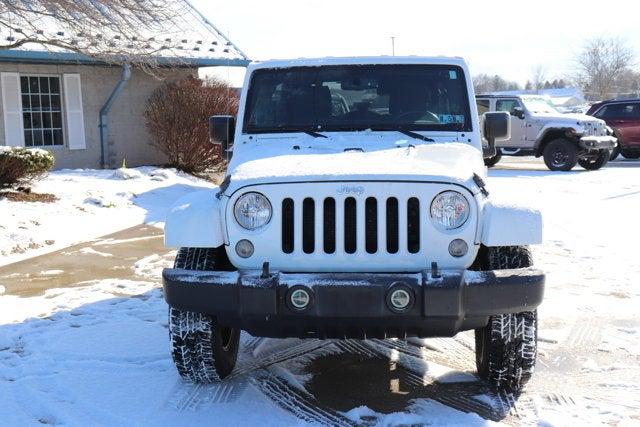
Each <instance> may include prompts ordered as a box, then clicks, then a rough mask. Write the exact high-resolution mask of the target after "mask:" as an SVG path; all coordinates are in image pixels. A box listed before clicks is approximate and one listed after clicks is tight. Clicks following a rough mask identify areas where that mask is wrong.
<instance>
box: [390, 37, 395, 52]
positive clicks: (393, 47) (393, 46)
mask: <svg viewBox="0 0 640 427" xmlns="http://www.w3.org/2000/svg"><path fill="white" fill-rule="evenodd" d="M391 56H396V38H395V37H394V36H391Z"/></svg>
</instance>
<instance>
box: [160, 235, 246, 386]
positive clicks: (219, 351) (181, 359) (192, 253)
mask: <svg viewBox="0 0 640 427" xmlns="http://www.w3.org/2000/svg"><path fill="white" fill-rule="evenodd" d="M228 267H229V263H228V259H227V258H226V253H224V248H223V247H220V248H181V249H180V250H179V251H178V255H177V256H176V261H175V268H183V269H186V270H196V271H214V270H224V269H228ZM169 339H170V342H171V356H172V357H173V361H174V363H175V365H176V369H177V370H178V373H179V374H180V376H181V377H182V378H184V379H185V380H189V381H192V382H194V383H212V382H219V381H221V380H222V379H223V378H225V377H227V376H228V375H229V374H230V373H231V372H232V371H233V368H234V367H235V364H236V360H237V358H238V347H239V345H240V330H238V329H234V328H228V327H224V326H222V325H220V324H219V323H218V322H216V320H215V318H214V317H212V316H210V315H207V314H202V313H194V312H190V311H183V310H178V309H175V308H173V307H170V308H169Z"/></svg>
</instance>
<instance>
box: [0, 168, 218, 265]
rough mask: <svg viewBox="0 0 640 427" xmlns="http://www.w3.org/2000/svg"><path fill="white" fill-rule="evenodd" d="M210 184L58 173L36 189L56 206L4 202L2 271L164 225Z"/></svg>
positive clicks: (153, 175)
mask: <svg viewBox="0 0 640 427" xmlns="http://www.w3.org/2000/svg"><path fill="white" fill-rule="evenodd" d="M205 186H210V184H208V183H207V182H206V181H203V180H199V179H196V178H193V177H192V176H190V175H187V174H183V173H179V172H176V171H175V170H172V169H160V168H153V167H143V168H136V169H119V170H116V171H113V170H81V169H77V170H60V171H54V172H51V173H50V174H49V176H48V177H47V178H46V179H44V180H43V181H41V182H39V183H37V184H36V185H35V186H34V187H33V191H34V192H37V193H50V194H53V195H55V196H57V197H58V199H59V200H58V201H57V202H55V203H33V202H21V203H17V202H10V201H8V200H4V199H2V198H0V265H4V264H8V263H11V262H15V261H19V260H20V259H25V258H29V257H33V256H35V255H39V254H43V253H46V252H51V251H52V250H55V249H60V248H63V247H66V246H69V245H71V244H74V243H77V242H80V241H85V240H89V239H92V238H94V237H98V236H102V235H105V234H109V233H112V232H114V231H117V230H122V229H124V228H128V227H131V226H134V225H137V224H142V223H143V222H144V223H161V222H163V221H164V217H165V212H166V210H167V208H168V207H170V206H171V204H173V202H174V201H175V200H177V199H178V198H179V197H181V196H182V195H184V194H186V193H188V192H190V191H193V190H194V189H195V188H197V187H205Z"/></svg>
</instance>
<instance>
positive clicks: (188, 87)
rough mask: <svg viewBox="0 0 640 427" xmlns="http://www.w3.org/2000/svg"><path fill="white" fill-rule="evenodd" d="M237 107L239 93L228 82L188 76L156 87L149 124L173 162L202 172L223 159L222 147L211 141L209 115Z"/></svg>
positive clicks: (157, 143)
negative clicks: (221, 154) (221, 155)
mask: <svg viewBox="0 0 640 427" xmlns="http://www.w3.org/2000/svg"><path fill="white" fill-rule="evenodd" d="M237 110H238V94H237V92H236V90H235V89H233V88H231V87H230V86H229V85H227V84H226V83H225V82H222V81H220V80H217V79H206V80H201V79H198V78H194V77H188V78H186V79H183V80H178V81H175V82H171V83H167V84H164V85H163V86H161V87H159V88H158V89H156V91H155V92H154V93H153V94H152V95H151V98H149V101H148V103H147V109H146V111H145V124H146V126H147V129H148V130H149V133H150V134H151V138H152V144H153V145H154V146H155V147H156V148H158V149H159V150H160V151H161V152H162V153H164V154H165V155H166V156H167V158H168V159H169V166H172V167H175V168H177V169H180V170H182V171H185V172H188V173H193V174H202V173H204V172H206V171H207V170H208V169H211V168H213V167H215V166H216V164H218V163H219V162H220V161H221V160H222V158H221V157H220V150H219V147H217V146H215V145H213V144H211V143H210V142H209V117H210V116H212V115H214V114H236V112H237Z"/></svg>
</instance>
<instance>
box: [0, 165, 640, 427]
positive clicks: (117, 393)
mask: <svg viewBox="0 0 640 427" xmlns="http://www.w3.org/2000/svg"><path fill="white" fill-rule="evenodd" d="M528 161H529V160H528V159H505V160H504V165H503V167H504V168H510V169H504V168H503V169H501V170H492V171H491V172H490V178H489V182H488V185H489V191H490V192H491V195H492V196H493V197H498V198H504V199H507V200H510V201H515V202H519V201H522V202H527V203H529V204H532V205H534V206H536V207H539V208H540V209H541V210H542V212H543V215H544V225H545V239H544V244H543V245H541V246H539V247H536V248H535V249H534V256H535V261H536V263H537V265H538V266H539V267H541V268H543V269H545V270H546V272H547V273H548V281H547V292H546V297H545V301H544V303H543V305H542V306H541V308H540V313H539V318H540V326H541V329H540V332H539V338H540V355H539V363H538V366H537V372H536V374H535V376H534V379H533V380H532V382H531V383H530V384H529V386H528V388H527V390H526V391H525V393H523V394H522V395H521V396H520V397H519V399H517V400H515V397H514V396H504V395H493V394H491V393H489V392H488V391H487V390H486V389H485V388H483V387H482V386H481V385H480V384H479V383H478V382H477V381H476V379H475V378H474V376H473V351H472V339H471V337H470V336H469V335H468V334H460V335H459V336H458V337H457V338H456V339H434V340H410V341H409V342H407V343H405V342H402V341H348V342H340V341H317V340H308V341H300V340H270V339H265V340H260V339H254V338H252V337H249V336H243V341H242V343H243V346H242V350H241V355H240V361H239V364H238V367H237V369H236V373H235V374H234V377H233V378H232V379H231V380H230V381H228V382H226V383H224V384H223V385H212V386H193V385H189V384H186V383H184V382H183V381H181V380H180V379H179V377H178V375H177V374H176V372H175V370H174V367H173V364H172V362H171V360H170V356H169V350H168V337H167V319H166V305H165V303H164V301H163V299H162V295H161V292H160V290H159V283H158V280H157V279H156V277H158V275H159V273H160V270H161V268H162V267H163V265H167V264H168V263H169V260H168V258H167V257H158V256H154V254H148V255H147V256H146V257H144V258H141V259H140V260H138V261H137V262H135V261H132V265H131V266H130V269H131V277H130V278H129V279H126V280H125V279H117V280H116V279H109V278H100V280H96V282H94V283H91V284H89V285H87V286H82V287H76V288H66V289H51V290H48V291H46V293H45V294H44V295H40V296H34V297H29V298H24V297H23V298H20V297H17V296H13V295H4V296H0V420H2V422H1V423H2V424H4V425H40V424H64V425H171V424H184V425H210V424H219V425H292V424H294V425H300V424H307V423H320V424H334V425H340V424H344V425H348V424H350V423H365V424H367V425H374V424H375V425H396V424H429V425H484V424H491V423H492V422H500V420H503V421H504V422H507V423H510V424H528V423H532V424H539V425H600V424H610V425H634V424H637V423H638V422H639V420H640V403H639V402H640V385H639V384H640V363H639V362H640V314H639V312H638V306H639V303H640V286H639V285H638V280H640V259H639V258H638V251H637V249H636V247H637V244H638V242H639V241H640V227H638V225H637V216H638V214H639V213H640V162H629V161H619V162H613V163H612V164H610V165H609V166H607V167H606V168H604V169H602V170H600V171H595V172H584V171H581V170H576V171H573V172H570V173H553V172H549V171H546V170H544V167H540V164H539V163H540V161H536V163H535V165H533V166H532V164H530V163H528ZM501 165H502V164H501ZM533 169H538V170H533ZM102 173H106V172H96V174H102ZM142 173H143V175H144V176H143V177H140V178H138V181H137V180H127V181H121V180H111V179H99V178H97V177H96V178H95V179H94V178H92V179H93V181H92V183H86V184H80V182H84V180H85V179H88V178H86V177H84V176H83V174H81V173H80V172H78V173H77V175H74V172H70V171H65V172H61V173H60V174H58V173H56V174H53V175H52V176H51V177H50V178H49V179H48V180H47V181H46V182H44V183H43V184H42V187H39V188H38V189H37V191H41V192H44V191H48V192H54V193H57V194H60V193H59V192H58V191H55V190H56V189H58V188H59V187H60V184H61V181H63V180H64V179H65V178H64V177H68V178H74V179H75V180H76V181H75V182H74V181H71V183H73V184H74V185H82V186H83V187H78V188H81V189H82V190H81V191H79V193H83V194H82V195H79V194H71V193H68V197H69V200H75V204H74V203H73V202H71V201H70V202H69V206H74V209H76V208H75V206H80V207H83V208H84V209H87V210H89V211H90V213H85V212H83V211H80V212H81V216H80V218H86V217H85V216H82V215H92V216H93V217H94V218H96V219H100V220H102V219H104V220H105V221H108V220H109V218H110V215H111V216H113V217H114V219H116V218H122V219H120V220H117V221H123V223H124V222H126V220H128V219H129V218H128V215H131V217H132V219H131V222H132V223H135V222H141V221H142V220H144V219H145V218H147V219H148V220H149V218H150V220H152V221H155V220H159V219H160V218H159V217H158V215H159V214H160V213H161V212H162V211H163V210H164V209H165V207H166V205H167V204H168V202H169V199H173V198H174V196H176V195H177V194H178V193H180V194H181V193H183V192H185V191H188V190H189V188H191V187H193V186H198V185H205V184H204V183H202V182H199V181H197V182H196V181H193V180H191V179H188V178H185V177H176V178H172V180H173V179H175V180H179V181H169V182H166V181H165V182H160V181H158V182H156V181H153V179H152V177H151V173H152V170H143V172H142ZM65 174H66V175H65ZM103 178H106V176H104V177H103ZM105 181H106V182H107V183H108V184H104V182H105ZM112 181H113V182H112ZM136 182H137V183H136ZM56 184H57V185H56ZM92 184H93V185H92ZM136 185H138V187H136ZM103 186H104V187H103ZM158 186H161V187H165V189H164V190H163V189H162V188H156V187H158ZM111 187H113V188H114V189H113V190H107V188H111ZM98 188H102V191H103V193H102V196H95V197H104V200H107V199H108V198H109V197H116V198H117V200H118V202H117V203H118V204H117V205H116V206H120V207H121V208H119V207H118V208H106V207H101V208H98V207H97V206H96V207H95V208H94V207H93V206H92V205H93V203H92V202H89V201H86V199H87V198H89V197H91V196H89V195H87V194H86V193H88V192H89V191H96V190H98ZM172 188H173V189H174V190H175V192H174V191H173V190H172ZM126 191H131V192H133V193H136V194H138V197H132V196H118V195H117V193H119V192H126ZM152 191H155V193H153V194H156V196H153V197H152V196H150V195H149V194H147V195H145V192H146V193H150V192H152ZM131 202H133V203H135V205H131V204H130V203H131ZM3 203H4V202H3ZM65 203H66V202H65ZM105 204H106V205H109V203H105ZM138 204H139V205H138ZM3 206H4V205H0V208H2V207H3ZM29 209H31V207H29ZM33 209H34V210H36V208H33ZM43 209H55V208H54V207H47V206H45V207H44V208H43ZM94 211H95V212H94ZM12 213H15V214H16V215H18V212H17V210H16V211H15V212H12ZM53 213H54V212H52V213H51V215H53ZM60 215H61V214H60ZM22 216H23V217H24V214H22ZM46 216H47V215H46V214H45V213H43V214H41V215H40V216H39V217H40V218H41V219H42V221H45V219H46ZM133 218H136V219H135V221H134V220H133ZM14 221H18V220H17V219H14ZM61 221H63V223H64V224H67V227H75V222H74V221H73V220H72V219H71V218H66V219H62V220H61ZM78 221H80V220H78ZM87 221H88V220H87ZM43 224H45V223H44V222H43ZM48 224H51V223H48ZM3 225H4V222H3ZM126 225H130V223H127V224H126ZM41 227H42V229H45V227H47V225H42V226H41ZM0 231H1V232H2V233H7V231H6V230H3V229H0ZM12 231H15V230H12ZM55 232H56V233H58V235H57V236H60V237H56V238H57V239H63V238H64V233H62V232H58V231H55ZM70 232H73V233H75V234H74V235H75V236H79V235H80V233H76V232H75V230H71V231H70ZM3 236H4V234H3ZM88 237H92V236H88ZM77 238H78V237H74V239H77ZM74 239H70V240H74ZM96 250H98V251H100V252H102V251H103V249H101V248H98V247H96ZM0 285H1V283H0ZM349 354H357V355H358V357H359V358H360V359H358V360H359V362H357V363H355V362H354V363H351V364H350V365H349V366H347V368H348V369H347V368H344V367H343V366H342V367H341V365H340V364H339V363H332V364H330V366H331V369H323V368H322V366H323V365H322V361H323V360H324V361H327V360H333V359H331V358H338V359H336V360H338V361H339V360H343V359H340V357H348V356H349ZM345 355H346V356H345ZM381 356H384V357H386V358H387V359H385V360H384V361H383V362H380V363H378V362H375V363H374V362H371V361H375V360H379V359H378V358H379V357H381ZM347 360H349V359H347ZM368 366H371V367H369V368H368ZM343 368H344V369H347V370H344V369H343ZM353 369H356V374H359V376H360V377H362V378H363V382H362V383H360V382H358V381H355V380H354V381H352V380H347V378H350V377H348V374H350V373H353V372H352V370H353ZM358 369H360V371H357V370H358ZM332 371H336V372H338V373H337V374H332ZM398 372H400V373H398ZM331 375H334V377H335V378H336V379H335V380H333V382H331V381H329V382H328V387H327V382H326V381H325V383H324V385H323V384H322V382H321V381H319V379H321V378H322V377H323V376H324V377H325V378H334V377H331ZM342 378H345V379H344V380H342ZM376 379H377V380H379V381H378V382H377V383H374V385H375V387H374V388H372V389H371V390H372V391H370V392H366V391H365V390H367V389H366V387H368V386H369V383H370V382H371V381H375V380H376ZM378 384H379V386H378ZM375 390H378V391H377V393H379V394H380V393H382V394H384V393H386V395H385V397H384V399H388V400H392V399H405V400H406V404H401V405H400V406H399V407H395V406H394V405H389V406H390V407H391V408H392V409H391V410H389V411H383V410H381V409H377V410H374V409H372V408H376V407H377V406H380V405H381V406H384V405H382V403H380V402H378V401H376V400H375V399H377V397H375V398H374V397H371V396H370V395H369V393H373V392H374V391H375ZM311 392H313V393H315V395H314V396H315V397H314V396H312V395H311V394H308V393H311ZM336 396H338V397H339V399H342V402H341V403H342V405H340V404H335V397H336ZM332 398H333V400H332ZM332 402H333V403H332ZM345 402H346V403H345ZM403 402H404V401H403ZM383 403H384V404H385V405H386V404H387V403H388V402H387V401H386V400H385V402H383ZM378 404H380V405H378ZM383 412H384V413H383Z"/></svg>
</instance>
